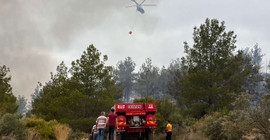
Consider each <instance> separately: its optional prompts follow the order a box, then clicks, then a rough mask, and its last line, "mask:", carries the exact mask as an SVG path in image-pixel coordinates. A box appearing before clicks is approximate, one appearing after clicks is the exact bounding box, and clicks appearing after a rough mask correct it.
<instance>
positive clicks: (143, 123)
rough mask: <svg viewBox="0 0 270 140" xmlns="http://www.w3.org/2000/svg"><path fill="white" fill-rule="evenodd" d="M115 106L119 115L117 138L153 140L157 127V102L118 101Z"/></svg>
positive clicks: (121, 139)
mask: <svg viewBox="0 0 270 140" xmlns="http://www.w3.org/2000/svg"><path fill="white" fill-rule="evenodd" d="M114 107H115V112H116V114H117V116H118V117H117V120H118V127H117V131H116V140H129V139H130V140H131V139H136V140H137V139H141V140H153V136H154V135H153V134H154V129H156V128H157V124H156V117H155V116H154V114H155V112H156V104H155V103H145V104H143V103H118V104H115V106H114Z"/></svg>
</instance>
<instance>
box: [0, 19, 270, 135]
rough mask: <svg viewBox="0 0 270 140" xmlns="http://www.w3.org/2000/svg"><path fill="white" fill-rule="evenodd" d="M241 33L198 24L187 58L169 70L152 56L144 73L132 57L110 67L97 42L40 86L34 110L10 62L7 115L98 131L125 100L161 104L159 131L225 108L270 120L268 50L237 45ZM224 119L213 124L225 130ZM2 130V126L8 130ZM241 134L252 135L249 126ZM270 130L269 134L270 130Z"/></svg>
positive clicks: (4, 93)
mask: <svg viewBox="0 0 270 140" xmlns="http://www.w3.org/2000/svg"><path fill="white" fill-rule="evenodd" d="M236 38H237V36H236V35H235V33H234V32H233V31H226V27H225V22H219V21H218V20H217V19H206V20H205V23H203V24H201V25H200V26H199V27H194V33H193V44H192V45H190V44H189V43H188V42H184V45H183V46H184V50H185V51H184V53H185V56H183V57H182V58H178V59H175V60H172V61H171V63H170V64H169V65H168V66H167V67H165V66H163V67H162V68H159V67H157V66H155V65H153V63H152V60H151V58H147V59H146V60H145V62H144V63H143V64H142V65H141V66H140V68H139V70H138V71H137V72H136V71H135V69H136V63H135V62H134V61H133V60H132V58H131V57H127V58H125V60H122V61H119V62H118V63H117V65H116V66H115V67H114V66H107V65H106V64H105V62H106V61H107V60H108V56H107V55H103V56H102V54H101V52H99V51H98V49H97V48H95V47H94V45H89V47H87V49H86V51H84V52H83V54H82V55H81V57H80V58H79V59H77V60H74V61H72V63H71V68H68V67H67V66H66V64H65V63H64V62H62V63H61V64H59V65H58V66H57V68H56V73H50V74H51V78H50V80H49V81H48V82H46V83H44V84H41V83H39V84H38V86H37V88H36V89H35V92H34V93H33V94H32V101H31V104H32V106H31V107H30V109H29V111H28V113H26V111H25V106H26V100H25V98H24V97H22V96H20V97H18V99H16V97H15V96H14V95H13V93H12V87H11V85H10V84H9V82H10V80H11V76H9V75H8V72H9V68H7V67H6V66H5V65H3V66H0V115H1V117H2V116H3V115H4V114H8V113H11V114H13V113H16V112H17V113H18V114H23V116H31V115H35V116H36V117H38V118H42V119H43V120H45V121H51V120H56V121H57V122H59V123H62V124H68V125H69V126H70V127H71V128H72V129H73V130H80V131H84V132H89V131H90V129H91V127H90V126H91V125H93V124H94V123H95V120H96V118H97V116H98V115H99V114H100V112H101V111H108V110H109V109H110V108H111V107H112V106H113V105H114V104H115V103H117V102H126V103H127V102H144V101H151V102H156V103H157V107H158V112H157V114H156V116H157V121H158V122H159V124H160V125H159V128H158V131H159V132H162V129H163V127H164V126H163V123H165V119H172V122H173V123H174V124H177V125H178V126H184V125H186V126H190V125H193V124H194V122H200V121H199V120H201V119H204V122H205V123H210V122H211V121H209V120H211V119H213V118H215V117H218V116H219V115H220V114H221V116H224V115H226V116H227V118H228V116H229V117H232V115H231V114H232V113H234V112H238V111H239V110H244V109H246V108H247V107H248V108H249V109H251V110H252V111H253V112H256V111H257V112H256V113H255V114H261V117H262V118H263V117H268V118H270V116H269V115H270V114H269V112H268V113H265V112H263V111H262V110H260V109H263V108H264V109H266V111H269V110H268V109H269V106H268V105H267V104H268V102H269V98H268V96H269V89H270V88H269V87H270V86H269V85H270V84H269V83H270V80H269V75H268V74H267V73H262V72H261V71H260V69H261V67H262V66H261V61H262V57H263V54H261V49H260V48H259V46H258V44H255V46H254V47H253V48H251V49H244V50H236V48H237V46H236ZM267 107H268V108H267ZM249 111H250V110H249ZM252 111H251V112H252ZM245 113H246V112H242V115H243V114H245ZM209 116H210V117H209ZM245 116H249V117H248V119H251V120H252V119H253V120H256V118H257V119H258V118H260V117H258V116H256V115H254V114H248V115H247V114H246V115H245ZM221 118H222V117H221ZM232 118H233V117H232ZM194 120H195V121H194ZM223 120H224V119H223ZM225 120H226V119H225ZM246 120H247V119H246ZM261 120H262V119H261ZM28 121H29V120H28ZM30 122H31V119H30ZM240 122H241V121H240ZM242 122H244V121H242ZM269 122H270V121H269ZM222 123H223V122H222V121H221V122H216V123H215V124H213V123H212V124H209V126H216V125H220V126H219V127H220V128H223V126H222V125H221V124H222ZM30 124H31V123H30ZM0 125H1V123H0ZM224 129H225V128H224ZM258 129H259V127H258ZM267 129H268V128H267ZM205 130H209V131H207V132H205V134H206V135H207V136H208V137H209V138H213V139H219V137H218V136H219V134H217V135H214V136H213V135H212V134H213V133H212V131H213V130H215V127H213V129H211V128H210V127H207V128H206V129H205ZM239 130H241V129H239ZM259 130H260V129H259ZM263 130H264V129H261V132H265V131H263ZM2 131H3V130H1V127H0V132H1V134H2ZM208 132H211V133H209V134H208ZM245 132H246V130H245ZM220 133H223V129H222V132H220ZM239 133H241V134H242V133H243V135H244V130H243V132H242V131H241V132H239ZM264 135H265V137H267V138H268V137H269V131H268V132H265V134H264ZM237 136H238V135H237ZM241 136H242V135H241ZM241 136H239V137H241ZM222 137H229V136H227V135H222V136H221V138H222ZM234 138H235V137H234ZM228 139H229V138H228Z"/></svg>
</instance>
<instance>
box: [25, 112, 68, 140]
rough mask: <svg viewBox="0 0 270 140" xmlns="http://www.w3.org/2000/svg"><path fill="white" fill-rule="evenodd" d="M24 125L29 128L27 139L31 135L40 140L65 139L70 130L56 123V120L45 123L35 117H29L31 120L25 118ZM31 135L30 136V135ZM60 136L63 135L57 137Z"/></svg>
mask: <svg viewBox="0 0 270 140" xmlns="http://www.w3.org/2000/svg"><path fill="white" fill-rule="evenodd" d="M24 123H25V125H26V126H27V127H29V128H31V129H29V131H30V132H29V133H28V135H29V137H31V135H39V136H40V137H41V138H42V139H56V138H57V139H59V138H60V139H61V140H63V139H67V138H68V135H69V132H70V131H71V129H70V128H69V127H68V126H66V125H62V124H60V123H58V122H57V121H56V120H51V121H49V122H46V121H45V120H43V119H40V118H37V117H35V116H34V117H31V118H25V119H24ZM35 130H36V131H37V134H35V133H36V132H35ZM31 133H32V134H31ZM61 134H65V135H62V136H59V135H61Z"/></svg>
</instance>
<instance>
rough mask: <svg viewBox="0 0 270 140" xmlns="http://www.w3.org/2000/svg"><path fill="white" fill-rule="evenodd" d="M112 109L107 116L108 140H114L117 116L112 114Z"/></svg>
mask: <svg viewBox="0 0 270 140" xmlns="http://www.w3.org/2000/svg"><path fill="white" fill-rule="evenodd" d="M114 111H115V110H114V108H112V109H111V113H109V114H108V125H109V140H113V139H114V130H115V127H116V128H117V124H118V123H117V115H116V114H115V112H114Z"/></svg>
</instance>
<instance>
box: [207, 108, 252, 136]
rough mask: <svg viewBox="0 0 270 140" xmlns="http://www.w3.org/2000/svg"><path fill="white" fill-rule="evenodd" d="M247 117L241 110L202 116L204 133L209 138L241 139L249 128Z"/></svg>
mask: <svg viewBox="0 0 270 140" xmlns="http://www.w3.org/2000/svg"><path fill="white" fill-rule="evenodd" d="M247 121H248V120H247V119H246V118H243V117H242V115H241V112H239V111H236V110H234V111H231V112H230V113H229V114H223V113H220V112H215V113H213V114H210V115H207V116H205V118H204V121H203V123H204V127H205V129H204V130H205V131H204V132H205V135H206V136H208V137H209V138H210V139H211V140H224V139H225V140H235V139H241V138H242V136H243V135H244V134H245V133H246V132H247V129H249V127H248V125H247Z"/></svg>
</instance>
